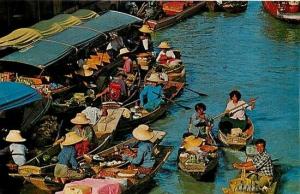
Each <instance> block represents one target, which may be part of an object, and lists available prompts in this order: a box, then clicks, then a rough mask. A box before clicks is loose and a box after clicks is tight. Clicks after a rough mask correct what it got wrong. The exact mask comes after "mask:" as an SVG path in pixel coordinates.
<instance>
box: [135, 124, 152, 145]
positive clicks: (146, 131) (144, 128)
mask: <svg viewBox="0 0 300 194" xmlns="http://www.w3.org/2000/svg"><path fill="white" fill-rule="evenodd" d="M132 135H133V137H134V138H135V139H137V140H140V141H148V140H150V139H152V138H153V136H154V133H153V131H152V130H151V129H150V128H149V126H148V125H144V124H142V125H139V126H138V127H137V128H135V129H134V130H133V131H132Z"/></svg>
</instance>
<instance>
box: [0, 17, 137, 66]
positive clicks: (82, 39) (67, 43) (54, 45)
mask: <svg viewBox="0 0 300 194" xmlns="http://www.w3.org/2000/svg"><path fill="white" fill-rule="evenodd" d="M140 21H142V20H141V19H139V18H137V17H135V16H131V15H128V14H125V13H121V12H116V11H108V12H106V13H104V14H103V15H101V16H98V17H96V18H94V19H91V20H89V21H87V22H85V23H82V24H80V25H75V26H72V27H69V28H68V29H66V30H64V31H62V32H60V33H58V34H55V35H53V36H50V37H47V38H42V39H40V40H38V41H37V42H35V43H33V44H32V45H31V46H29V47H26V48H24V49H21V50H19V51H16V52H13V53H11V54H9V55H6V56H4V57H3V58H0V62H13V63H20V64H27V65H30V66H34V67H36V68H39V69H43V68H45V67H47V66H50V65H52V64H54V63H55V62H57V61H59V60H60V59H62V58H64V57H66V56H67V55H69V54H71V53H72V52H74V53H75V51H76V50H77V49H82V48H84V47H85V46H86V45H89V44H90V43H91V42H93V41H94V40H96V39H98V38H101V36H103V38H105V37H106V35H105V34H104V33H105V32H109V31H113V30H117V29H120V28H122V27H126V26H128V25H130V24H133V23H136V22H140ZM1 64H5V63H1Z"/></svg>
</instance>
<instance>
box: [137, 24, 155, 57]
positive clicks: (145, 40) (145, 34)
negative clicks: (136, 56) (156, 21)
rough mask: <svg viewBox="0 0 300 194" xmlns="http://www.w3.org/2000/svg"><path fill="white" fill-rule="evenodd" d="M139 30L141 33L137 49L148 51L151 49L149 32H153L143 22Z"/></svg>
mask: <svg viewBox="0 0 300 194" xmlns="http://www.w3.org/2000/svg"><path fill="white" fill-rule="evenodd" d="M139 31H140V32H141V33H142V35H141V36H140V37H139V38H140V43H139V47H138V49H137V50H138V51H141V52H143V51H149V50H151V49H152V42H151V35H150V34H151V33H152V32H153V31H152V30H151V29H150V28H149V26H148V25H147V24H144V25H143V26H142V27H141V28H139Z"/></svg>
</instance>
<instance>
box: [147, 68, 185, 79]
mask: <svg viewBox="0 0 300 194" xmlns="http://www.w3.org/2000/svg"><path fill="white" fill-rule="evenodd" d="M152 73H155V68H152V69H150V70H149V71H148V73H147V74H146V75H145V78H144V82H146V80H147V78H149V77H150V75H151V74H152ZM165 73H166V74H167V75H168V80H169V81H173V82H182V83H183V82H185V75H186V73H185V66H184V64H181V65H179V66H178V67H176V68H174V69H169V70H168V69H166V70H165Z"/></svg>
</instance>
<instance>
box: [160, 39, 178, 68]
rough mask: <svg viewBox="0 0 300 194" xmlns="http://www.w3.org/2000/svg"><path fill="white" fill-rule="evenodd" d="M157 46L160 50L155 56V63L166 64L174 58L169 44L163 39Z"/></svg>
mask: <svg viewBox="0 0 300 194" xmlns="http://www.w3.org/2000/svg"><path fill="white" fill-rule="evenodd" d="M158 48H160V49H161V51H160V53H159V54H158V56H157V58H156V62H157V63H159V64H163V65H167V64H169V63H170V62H171V61H172V60H175V58H176V56H175V54H174V52H173V50H171V46H170V45H169V43H168V42H165V41H164V42H161V43H160V44H159V46H158Z"/></svg>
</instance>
